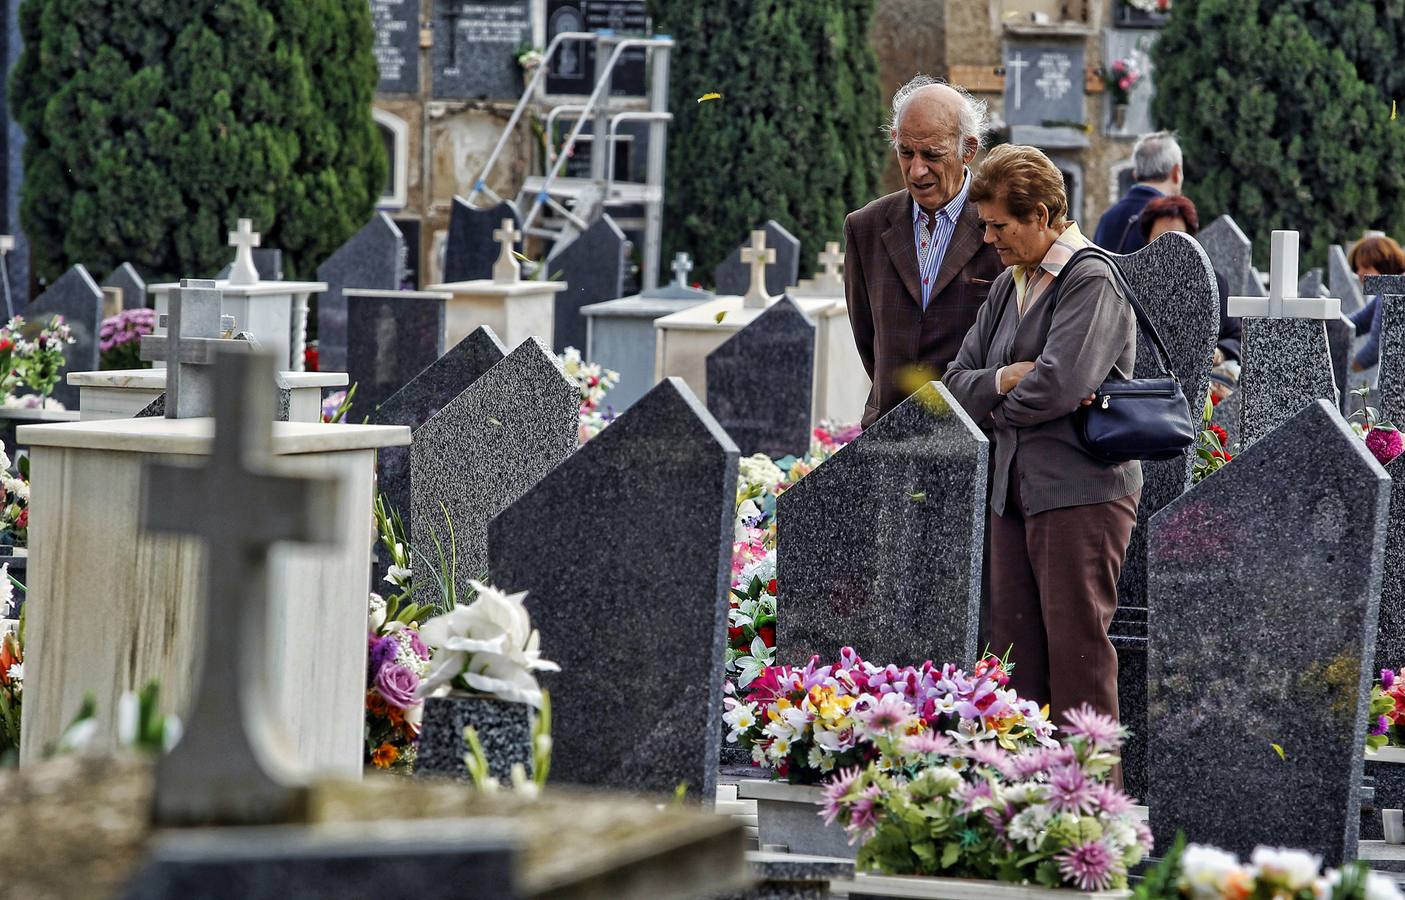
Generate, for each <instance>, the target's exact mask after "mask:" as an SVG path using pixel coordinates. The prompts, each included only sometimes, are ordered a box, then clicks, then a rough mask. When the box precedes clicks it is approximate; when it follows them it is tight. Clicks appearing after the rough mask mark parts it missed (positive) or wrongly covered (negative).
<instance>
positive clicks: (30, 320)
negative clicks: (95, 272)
mask: <svg viewBox="0 0 1405 900" xmlns="http://www.w3.org/2000/svg"><path fill="white" fill-rule="evenodd" d="M22 315H23V316H24V319H25V322H26V323H27V324H28V326H29V327H30V328H39V327H43V326H45V325H47V324H48V323H49V320H50V318H51V317H53V316H56V315H59V316H63V318H64V321H65V322H67V323H68V326H69V328H71V329H72V332H73V338H74V343H72V344H68V345H67V346H65V347H64V348H63V359H64V367H63V372H61V373H60V375H59V380H58V383H57V384H55V385H54V393H53V397H54V399H55V400H57V401H58V402H60V403H62V404H63V405H64V406H65V407H67V408H68V409H77V408H78V388H76V387H70V386H69V384H68V379H67V378H65V377H64V375H66V374H67V373H69V372H92V371H95V370H96V369H97V367H98V359H99V351H98V329H99V327H100V326H101V325H102V288H100V287H98V286H97V284H96V283H94V281H93V277H92V276H91V275H89V274H88V270H87V269H85V268H83V267H82V266H81V265H78V266H74V267H73V268H71V269H69V270H68V271H67V272H65V273H63V275H62V276H60V277H59V279H58V280H57V281H55V282H54V283H53V284H51V285H49V289H48V290H46V291H45V292H44V293H42V294H40V295H39V296H38V297H36V298H34V302H33V303H30V304H29V306H27V307H25V308H24V311H23V312H22Z"/></svg>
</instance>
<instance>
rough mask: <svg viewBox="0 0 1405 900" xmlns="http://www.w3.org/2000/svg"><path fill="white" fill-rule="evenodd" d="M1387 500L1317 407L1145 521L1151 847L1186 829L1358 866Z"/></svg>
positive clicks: (1371, 470)
mask: <svg viewBox="0 0 1405 900" xmlns="http://www.w3.org/2000/svg"><path fill="white" fill-rule="evenodd" d="M1389 501H1390V479H1389V478H1388V477H1387V475H1386V473H1385V470H1384V469H1382V468H1381V466H1380V464H1379V463H1377V462H1376V460H1375V459H1374V458H1373V457H1372V456H1371V454H1370V452H1369V451H1367V449H1366V447H1365V444H1363V443H1362V441H1361V440H1360V439H1359V438H1357V437H1356V436H1355V435H1353V434H1352V433H1351V430H1350V428H1348V427H1347V424H1346V422H1345V421H1344V420H1343V419H1342V417H1341V415H1340V414H1338V413H1337V411H1336V409H1335V408H1334V407H1333V406H1332V405H1331V404H1330V403H1328V402H1327V401H1324V400H1317V401H1315V402H1313V403H1311V404H1310V405H1308V406H1307V407H1306V408H1304V409H1302V410H1300V411H1299V412H1298V413H1297V414H1295V415H1294V416H1292V417H1291V418H1290V419H1289V420H1288V421H1287V422H1286V423H1285V424H1284V425H1282V426H1281V427H1279V428H1277V429H1275V430H1273V431H1271V432H1269V433H1268V434H1267V435H1265V436H1263V437H1262V438H1260V440H1259V441H1258V442H1256V443H1255V444H1254V445H1253V446H1251V447H1249V449H1247V450H1245V451H1244V453H1243V454H1242V455H1241V456H1239V457H1238V458H1236V459H1235V461H1234V462H1232V463H1230V464H1229V465H1228V466H1226V467H1225V468H1224V469H1222V470H1221V471H1219V472H1217V473H1216V474H1214V475H1212V476H1211V477H1209V478H1207V479H1206V480H1205V481H1203V482H1201V483H1200V484H1199V485H1197V486H1196V487H1195V488H1194V489H1193V490H1191V491H1190V492H1188V493H1187V494H1185V495H1184V496H1182V497H1181V498H1180V499H1178V500H1177V501H1175V502H1174V503H1172V504H1171V505H1169V506H1167V507H1166V508H1165V509H1164V510H1162V511H1161V512H1160V513H1159V514H1158V515H1157V516H1156V518H1155V519H1154V520H1153V522H1152V528H1151V551H1150V556H1149V558H1150V571H1151V579H1150V585H1149V594H1150V597H1149V599H1150V606H1151V619H1150V628H1151V651H1150V666H1149V688H1150V702H1149V710H1150V720H1151V735H1152V744H1151V756H1150V765H1151V792H1150V794H1149V801H1150V803H1149V805H1150V807H1151V826H1152V828H1153V830H1154V832H1155V836H1156V845H1157V848H1158V849H1160V850H1162V851H1163V852H1164V850H1165V849H1166V848H1167V847H1169V846H1170V844H1171V841H1172V839H1173V838H1174V836H1175V834H1176V832H1177V831H1178V830H1183V831H1185V832H1186V833H1187V834H1193V835H1194V836H1195V840H1197V841H1202V842H1204V843H1206V844H1210V845H1212V846H1216V847H1222V848H1224V849H1225V850H1229V851H1232V852H1234V853H1238V854H1239V855H1240V856H1242V857H1246V858H1247V856H1248V855H1249V853H1250V851H1252V850H1253V848H1254V847H1255V846H1257V845H1259V844H1268V845H1270V846H1280V845H1281V846H1286V847H1300V848H1302V849H1305V850H1307V851H1309V852H1311V853H1315V854H1321V855H1322V856H1323V857H1325V862H1326V863H1327V864H1328V865H1331V866H1336V865H1340V864H1341V863H1343V862H1344V861H1346V860H1351V859H1355V858H1356V850H1357V834H1358V827H1359V819H1358V807H1359V803H1360V798H1359V785H1360V782H1361V772H1362V747H1363V742H1364V739H1365V734H1366V707H1367V704H1368V695H1369V688H1370V684H1371V680H1372V672H1371V669H1370V664H1371V656H1372V652H1371V650H1372V645H1373V644H1374V642H1375V638H1376V618H1377V613H1378V611H1379V597H1380V590H1381V571H1382V561H1383V558H1384V555H1385V535H1386V527H1385V526H1386V521H1387V510H1388V505H1389ZM1228 601H1232V602H1231V603H1230V605H1229V606H1228V607H1227V606H1226V603H1227V602H1228ZM1227 609H1232V614H1230V615H1226V614H1225V613H1226V610H1227ZM1210 623H1213V625H1211V624H1210ZM1279 750H1281V751H1282V753H1281V755H1280V753H1279Z"/></svg>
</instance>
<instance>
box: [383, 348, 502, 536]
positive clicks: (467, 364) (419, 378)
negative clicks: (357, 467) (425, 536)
mask: <svg viewBox="0 0 1405 900" xmlns="http://www.w3.org/2000/svg"><path fill="white" fill-rule="evenodd" d="M505 356H507V348H506V347H504V346H503V345H502V342H501V341H499V340H498V336H497V335H496V334H494V333H493V330H492V329H491V328H488V327H486V326H483V327H480V328H476V329H474V331H473V332H472V333H470V334H469V335H468V337H466V338H464V339H463V340H461V341H459V342H458V343H457V344H455V345H454V346H453V347H451V348H449V351H448V352H447V353H445V354H444V355H443V356H441V357H439V358H438V359H437V360H435V361H434V363H433V364H432V365H430V366H429V367H428V368H426V369H425V370H424V371H422V372H420V373H419V374H418V375H416V376H415V377H414V378H412V379H411V380H410V383H409V384H407V385H405V386H404V387H402V388H401V389H400V390H398V391H396V392H395V393H394V394H391V395H390V397H388V398H387V399H386V400H385V402H384V403H382V404H381V405H380V409H378V410H376V412H375V414H374V415H372V416H371V422H372V424H375V425H405V426H408V427H409V428H410V429H411V430H412V431H413V430H415V429H418V428H419V427H420V426H421V425H423V424H424V423H425V422H428V421H429V420H430V419H431V418H433V417H434V414H435V413H437V412H439V410H441V409H443V408H444V407H445V405H447V404H448V403H449V401H451V400H453V399H454V398H455V397H457V396H459V395H460V394H462V393H463V392H464V391H465V390H466V389H467V388H468V386H469V385H471V384H473V382H474V381H476V380H477V379H478V378H479V377H480V376H481V375H482V374H483V373H484V372H486V371H488V369H489V368H491V367H492V366H493V365H494V364H495V363H497V362H498V361H500V360H501V359H502V358H503V357H505ZM376 481H377V487H378V490H379V491H380V492H381V493H382V494H384V495H385V497H386V502H387V503H389V504H390V508H391V509H393V510H395V511H396V512H398V513H399V514H400V517H401V518H402V519H404V521H405V527H406V530H407V532H408V531H409V530H410V529H411V527H412V526H413V519H414V515H413V512H412V510H411V508H410V448H409V447H383V448H381V449H380V450H379V451H377V452H376Z"/></svg>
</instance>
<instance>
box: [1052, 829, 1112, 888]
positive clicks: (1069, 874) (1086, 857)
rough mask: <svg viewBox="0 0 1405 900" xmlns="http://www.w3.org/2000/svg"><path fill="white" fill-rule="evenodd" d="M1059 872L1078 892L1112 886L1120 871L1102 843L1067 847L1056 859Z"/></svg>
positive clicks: (1091, 842) (1108, 850)
mask: <svg viewBox="0 0 1405 900" xmlns="http://www.w3.org/2000/svg"><path fill="white" fill-rule="evenodd" d="M1057 859H1058V861H1059V871H1060V872H1062V873H1063V876H1064V878H1066V879H1067V880H1068V881H1069V882H1070V883H1071V884H1072V885H1073V886H1074V887H1076V888H1078V889H1079V890H1080V891H1101V890H1106V889H1107V888H1109V887H1111V886H1112V879H1113V876H1114V875H1118V874H1120V873H1121V871H1122V867H1121V864H1120V862H1119V861H1118V859H1117V857H1116V856H1115V855H1114V854H1113V852H1112V850H1110V849H1109V848H1108V846H1107V844H1105V843H1103V842H1102V841H1089V842H1088V843H1086V844H1079V845H1078V846H1076V847H1069V848H1068V849H1067V850H1065V851H1064V852H1062V853H1060V854H1059V855H1058V857H1057Z"/></svg>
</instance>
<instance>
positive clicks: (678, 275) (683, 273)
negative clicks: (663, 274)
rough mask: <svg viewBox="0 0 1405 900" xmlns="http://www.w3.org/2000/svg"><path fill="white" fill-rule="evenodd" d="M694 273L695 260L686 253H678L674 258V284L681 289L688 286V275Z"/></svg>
mask: <svg viewBox="0 0 1405 900" xmlns="http://www.w3.org/2000/svg"><path fill="white" fill-rule="evenodd" d="M692 271H693V258H692V257H691V256H689V255H688V254H686V253H676V254H674V257H673V283H674V284H676V285H678V286H679V287H687V286H688V273H690V272H692Z"/></svg>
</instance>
